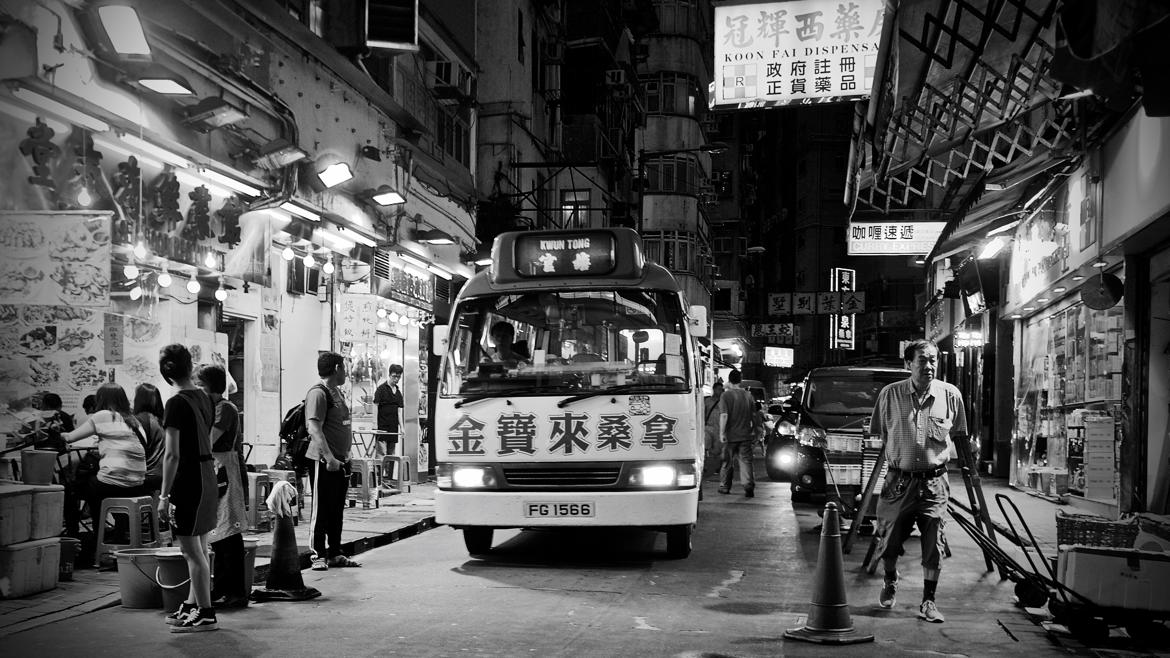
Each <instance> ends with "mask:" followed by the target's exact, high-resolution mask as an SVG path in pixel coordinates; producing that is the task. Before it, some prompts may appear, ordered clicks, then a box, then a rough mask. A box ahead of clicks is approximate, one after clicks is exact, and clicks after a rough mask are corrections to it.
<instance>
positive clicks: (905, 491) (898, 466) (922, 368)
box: [869, 340, 967, 624]
mask: <svg viewBox="0 0 1170 658" xmlns="http://www.w3.org/2000/svg"><path fill="white" fill-rule="evenodd" d="M903 358H904V359H905V361H906V368H907V369H908V370H910V377H909V378H908V379H905V380H903V381H900V382H895V383H893V384H890V385H888V386H886V387H885V388H883V389H882V390H881V392H880V393H878V396H877V400H876V401H875V404H874V409H873V416H872V418H871V420H870V428H869V432H870V434H872V435H875V436H879V437H881V439H882V441H883V443H884V445H885V453H886V460H887V462H888V463H889V471H888V472H887V473H886V479H885V481H884V483H883V484H882V493H881V497H880V498H879V499H878V505H877V516H878V529H877V532H878V534H879V537H880V540H879V543H878V547H877V555H878V556H879V557H880V558H881V560H882V565H883V566H884V568H885V574H884V577H883V583H882V589H881V593H880V594H879V596H878V604H879V605H881V607H883V608H892V607H894V603H895V596H896V594H897V591H898V579H899V573H898V557H899V556H900V555H901V554H902V545H903V544H904V543H905V541H906V539H908V538H909V537H910V533H911V532H912V531H913V529H914V525H915V524H917V525H918V531H919V533H921V535H922V603H920V604H919V606H918V617H919V619H924V620H926V621H928V622H932V623H936V624H941V623H942V622H944V621H946V619H945V618H944V617H943V614H942V613H941V612H939V610H938V606H937V605H936V604H935V601H934V597H935V590H936V588H937V587H938V578H939V573H940V570H941V565H942V554H943V552H944V549H945V541H946V540H945V538H944V536H943V527H944V525H945V521H944V519H945V518H946V512H947V499H948V498H950V493H951V485H950V482H949V481H948V480H947V460H948V459H950V458H951V456H952V455H953V454H954V450H955V448H954V441H965V440H966V438H967V418H966V416H965V415H964V412H963V397H962V395H960V394H959V389H957V388H955V387H954V386H952V385H951V384H948V383H946V382H943V381H939V380H938V379H935V373H936V372H937V368H938V346H937V345H935V344H934V343H933V342H931V341H928V340H916V341H914V342H912V343H910V344H909V345H907V346H906V349H905V351H904V353H903Z"/></svg>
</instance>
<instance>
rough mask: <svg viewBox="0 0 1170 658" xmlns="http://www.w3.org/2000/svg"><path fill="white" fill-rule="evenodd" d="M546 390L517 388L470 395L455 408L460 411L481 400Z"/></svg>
mask: <svg viewBox="0 0 1170 658" xmlns="http://www.w3.org/2000/svg"><path fill="white" fill-rule="evenodd" d="M546 389H548V387H547V386H516V387H513V388H502V389H499V390H496V391H485V392H483V393H476V394H475V395H469V396H467V397H465V398H463V399H462V400H460V401H458V402H456V403H455V408H456V409H458V408H459V407H462V406H463V405H465V404H471V403H472V402H479V401H480V400H486V399H488V398H499V397H506V396H509V395H521V394H523V393H539V392H543V391H545V390H546Z"/></svg>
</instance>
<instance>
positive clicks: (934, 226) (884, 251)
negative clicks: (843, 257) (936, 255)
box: [849, 222, 947, 256]
mask: <svg viewBox="0 0 1170 658" xmlns="http://www.w3.org/2000/svg"><path fill="white" fill-rule="evenodd" d="M946 225H947V224H946V222H850V223H849V255H850V256H916V255H919V254H923V255H925V254H929V253H930V252H931V251H932V250H933V249H934V245H935V243H936V242H938V238H939V236H940V235H942V232H943V227H945V226H946Z"/></svg>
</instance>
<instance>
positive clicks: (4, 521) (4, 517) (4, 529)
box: [0, 484, 33, 546]
mask: <svg viewBox="0 0 1170 658" xmlns="http://www.w3.org/2000/svg"><path fill="white" fill-rule="evenodd" d="M32 492H33V487H31V486H29V485H27V484H5V485H0V546H7V545H9V544H19V543H21V542H25V541H28V538H29V537H30V536H31V534H30V533H31V530H32Z"/></svg>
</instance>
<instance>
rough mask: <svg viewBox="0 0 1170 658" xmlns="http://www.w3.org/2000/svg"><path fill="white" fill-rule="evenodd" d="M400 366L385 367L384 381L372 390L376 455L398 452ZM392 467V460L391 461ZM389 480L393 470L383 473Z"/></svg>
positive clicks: (400, 407)
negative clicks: (375, 422)
mask: <svg viewBox="0 0 1170 658" xmlns="http://www.w3.org/2000/svg"><path fill="white" fill-rule="evenodd" d="M401 381H402V366H400V365H398V364H397V363H395V364H393V365H391V366H390V367H389V368H388V369H387V373H386V381H384V382H382V383H381V384H379V385H378V388H377V389H375V390H374V404H376V405H378V432H380V434H378V435H377V436H376V437H375V442H374V446H375V447H374V454H376V455H377V456H378V457H382V456H384V455H397V454H398V427H399V423H398V415H399V414H400V413H401V412H402V407H403V404H402V389H401V388H400V387H399V383H400V382H401ZM391 468H393V462H391ZM382 475H383V477H384V478H385V479H387V480H390V479H392V478H393V477H394V474H393V472H390V473H383V474H382Z"/></svg>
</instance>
